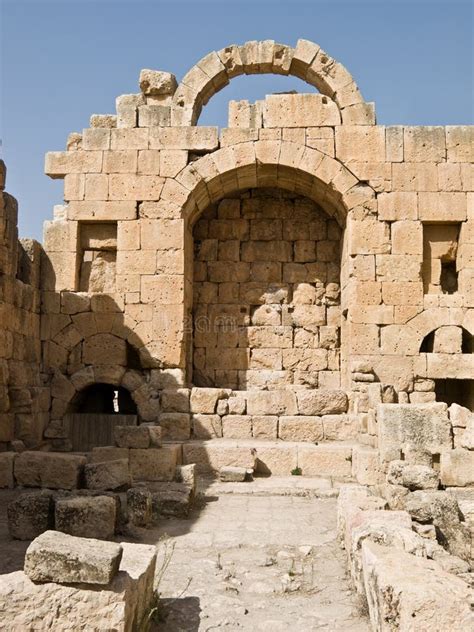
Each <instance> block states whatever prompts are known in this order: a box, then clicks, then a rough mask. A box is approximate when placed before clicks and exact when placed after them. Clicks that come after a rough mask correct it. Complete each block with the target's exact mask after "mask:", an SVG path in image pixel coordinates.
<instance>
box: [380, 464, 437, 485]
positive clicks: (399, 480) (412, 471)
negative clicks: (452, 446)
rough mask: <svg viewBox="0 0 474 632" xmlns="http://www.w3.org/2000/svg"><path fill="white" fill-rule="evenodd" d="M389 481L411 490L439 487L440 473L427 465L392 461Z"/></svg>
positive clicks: (388, 474) (389, 468)
mask: <svg viewBox="0 0 474 632" xmlns="http://www.w3.org/2000/svg"><path fill="white" fill-rule="evenodd" d="M387 483H391V484H392V485H402V486H403V487H407V488H408V489H409V490H410V491H415V490H417V489H438V486H439V475H438V473H437V472H435V470H433V468H431V467H427V466H426V465H410V464H409V463H406V462H405V461H391V463H390V464H389V466H388V472H387Z"/></svg>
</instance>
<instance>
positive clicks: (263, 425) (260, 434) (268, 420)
mask: <svg viewBox="0 0 474 632" xmlns="http://www.w3.org/2000/svg"><path fill="white" fill-rule="evenodd" d="M277 435H278V417H277V416H276V415H254V416H253V417H252V436H253V437H255V438H256V439H276V438H277Z"/></svg>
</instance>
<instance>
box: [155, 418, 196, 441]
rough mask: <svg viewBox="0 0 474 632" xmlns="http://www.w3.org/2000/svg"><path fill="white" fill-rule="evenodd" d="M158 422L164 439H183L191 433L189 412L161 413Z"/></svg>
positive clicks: (187, 437)
mask: <svg viewBox="0 0 474 632" xmlns="http://www.w3.org/2000/svg"><path fill="white" fill-rule="evenodd" d="M158 420H159V424H160V427H161V430H162V437H163V439H164V440H165V441H173V440H175V441H185V440H186V439H189V437H190V435H191V415H190V414H189V413H161V414H160V416H159V418H158Z"/></svg>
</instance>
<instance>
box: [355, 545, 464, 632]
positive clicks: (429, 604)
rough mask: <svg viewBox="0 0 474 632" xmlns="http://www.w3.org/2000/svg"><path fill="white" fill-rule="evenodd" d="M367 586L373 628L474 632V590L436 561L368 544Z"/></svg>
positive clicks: (365, 556) (364, 557)
mask: <svg viewBox="0 0 474 632" xmlns="http://www.w3.org/2000/svg"><path fill="white" fill-rule="evenodd" d="M362 566H363V571H364V584H365V592H366V597H367V603H368V607H369V614H370V621H371V623H372V627H373V629H374V630H380V631H385V630H386V631H387V632H388V631H389V630H395V629H397V630H407V631H408V630H443V631H444V630H446V631H448V630H452V631H453V632H454V630H469V629H471V628H472V627H473V626H474V613H473V612H472V609H471V603H472V598H473V594H472V590H470V589H469V587H468V585H467V584H466V583H465V582H463V581H462V580H461V579H459V578H458V577H455V576H454V575H451V574H449V573H446V572H444V571H443V570H442V569H441V568H440V567H439V566H438V564H437V563H436V562H433V561H431V560H427V559H425V558H421V557H415V556H414V555H410V554H409V553H405V552H403V551H400V550H396V549H394V548H392V547H384V546H381V545H379V544H375V543H373V542H369V541H365V542H364V543H363V545H362Z"/></svg>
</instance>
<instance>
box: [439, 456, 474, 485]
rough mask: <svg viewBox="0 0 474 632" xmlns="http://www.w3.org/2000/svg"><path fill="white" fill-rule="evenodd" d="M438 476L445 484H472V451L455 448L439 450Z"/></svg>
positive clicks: (473, 461) (473, 466)
mask: <svg viewBox="0 0 474 632" xmlns="http://www.w3.org/2000/svg"><path fill="white" fill-rule="evenodd" d="M440 476H441V482H442V484H443V485H446V486H450V487H467V486H468V485H474V451H472V450H463V449H460V448H457V449H456V450H446V451H444V452H441V470H440Z"/></svg>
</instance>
